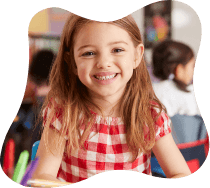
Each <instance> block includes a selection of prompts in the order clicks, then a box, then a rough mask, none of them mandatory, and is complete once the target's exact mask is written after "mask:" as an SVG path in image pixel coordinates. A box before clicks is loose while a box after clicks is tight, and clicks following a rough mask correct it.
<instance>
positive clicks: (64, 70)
mask: <svg viewBox="0 0 210 188" xmlns="http://www.w3.org/2000/svg"><path fill="white" fill-rule="evenodd" d="M89 22H92V21H91V20H89V19H86V18H82V17H80V16H77V15H75V14H70V16H69V18H68V19H67V21H66V23H65V26H64V29H63V33H62V36H61V41H60V42H61V43H60V48H59V52H58V54H57V58H56V60H55V62H54V65H53V67H52V71H51V74H50V79H49V80H50V86H51V90H50V91H49V93H48V96H47V98H46V101H45V104H44V106H43V108H45V107H46V106H47V105H49V104H50V105H51V113H50V115H49V118H48V119H47V121H46V124H45V127H46V128H49V125H50V123H51V121H52V119H53V117H54V116H56V114H57V113H58V109H62V119H61V121H62V129H61V135H66V136H68V138H70V139H69V140H68V145H67V148H66V150H67V154H69V153H70V150H71V151H74V150H75V149H78V148H79V147H81V146H83V145H84V142H85V140H86V139H87V138H88V133H89V131H90V129H91V126H92V125H93V124H94V115H93V114H92V113H91V112H90V109H89V107H90V106H92V107H95V108H97V109H99V110H101V109H100V108H99V107H98V106H97V105H95V104H94V103H93V102H92V101H91V100H90V97H89V95H88V92H87V88H86V87H85V86H84V85H83V84H82V83H81V81H80V80H79V78H78V76H77V75H76V74H75V73H76V72H75V71H76V63H75V60H74V53H73V46H74V42H75V41H74V40H75V34H76V33H77V32H78V31H79V30H80V29H81V28H82V26H84V24H87V23H89ZM108 23H110V24H114V25H116V26H118V27H120V28H123V29H124V30H126V31H127V32H128V34H129V35H130V37H131V39H132V41H133V43H134V46H135V47H136V46H137V45H138V44H141V43H142V39H141V34H140V30H139V28H138V26H137V24H136V22H135V21H134V19H133V17H132V16H131V15H128V16H126V17H124V18H122V19H119V20H116V21H112V22H108ZM55 99H56V103H57V104H59V106H60V107H59V108H57V107H56V106H55V105H54V104H55V103H54V102H53V100H55ZM119 104H120V108H119V109H121V110H120V115H121V117H122V120H123V122H124V124H125V129H126V133H127V134H126V139H127V144H128V147H129V149H130V151H131V152H132V154H133V160H134V159H136V157H137V156H138V154H139V153H141V152H149V151H150V150H151V148H152V147H153V145H154V142H155V129H154V122H155V119H156V118H157V117H154V116H153V114H152V113H151V108H152V107H153V106H155V107H156V108H159V111H160V112H161V111H162V110H163V108H164V107H163V106H162V104H161V103H160V101H159V100H158V99H157V97H156V96H155V94H154V91H153V89H152V84H151V80H150V76H149V73H148V71H147V67H146V64H145V61H144V59H142V61H141V63H140V65H139V66H138V67H137V68H136V69H134V71H133V75H132V77H131V79H130V80H129V82H128V83H127V86H126V88H125V91H124V94H123V96H122V98H121V101H120V102H119ZM81 112H82V114H83V115H84V118H83V119H82V122H83V123H85V125H86V127H85V130H84V132H83V134H82V135H80V126H81ZM147 130H149V132H148V134H147V136H145V131H147Z"/></svg>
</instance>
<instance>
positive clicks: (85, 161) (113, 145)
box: [43, 106, 171, 183]
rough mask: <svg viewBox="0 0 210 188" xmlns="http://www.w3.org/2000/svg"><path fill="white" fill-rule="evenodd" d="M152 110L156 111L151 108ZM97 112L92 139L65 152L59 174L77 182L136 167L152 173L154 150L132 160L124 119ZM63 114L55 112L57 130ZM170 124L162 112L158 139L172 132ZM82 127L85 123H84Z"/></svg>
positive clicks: (54, 121)
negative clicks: (74, 149) (82, 145)
mask: <svg viewBox="0 0 210 188" xmlns="http://www.w3.org/2000/svg"><path fill="white" fill-rule="evenodd" d="M49 112H50V108H49V106H48V107H47V108H46V109H45V110H44V113H43V115H44V116H43V117H44V124H45V122H46V118H47V116H48V114H49ZM60 112H61V111H60ZM93 113H94V112H93ZM152 113H157V111H156V110H155V109H152ZM94 114H95V113H94ZM95 115H96V122H95V124H94V126H93V127H92V130H91V133H90V136H89V139H88V140H87V141H86V142H85V149H82V148H81V149H78V151H77V152H75V153H74V154H71V156H70V157H67V153H66V152H64V155H63V159H62V162H61V165H60V168H59V171H58V174H57V177H58V178H59V179H60V180H64V181H67V182H71V183H76V182H78V181H81V180H84V179H87V178H89V177H91V176H93V175H95V174H98V173H100V172H104V171H107V170H134V171H138V172H142V173H145V174H149V175H151V166H150V158H151V153H150V154H144V153H142V154H140V155H139V156H138V157H137V159H136V160H135V161H134V162H129V161H130V160H131V153H130V152H129V150H128V146H127V144H126V132H125V129H124V124H123V122H122V120H121V118H116V117H107V118H102V117H101V116H99V115H98V114H95ZM60 117H61V114H57V115H56V118H54V120H53V122H52V124H51V126H50V127H51V128H56V129H57V130H58V131H59V130H60V129H61V126H62V124H61V122H60V119H61V118H60ZM170 123H171V120H170V119H169V117H168V116H167V115H166V114H165V113H164V112H162V114H161V116H160V117H159V119H158V120H157V121H156V123H155V130H156V138H155V140H156V141H157V140H158V139H159V138H161V137H163V136H164V135H166V134H168V133H170V132H171V128H170ZM82 130H84V126H81V131H82ZM66 139H68V138H66Z"/></svg>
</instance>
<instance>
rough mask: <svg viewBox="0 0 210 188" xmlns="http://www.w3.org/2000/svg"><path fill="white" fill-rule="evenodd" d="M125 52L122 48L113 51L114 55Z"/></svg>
mask: <svg viewBox="0 0 210 188" xmlns="http://www.w3.org/2000/svg"><path fill="white" fill-rule="evenodd" d="M122 51H124V50H123V49H122V48H116V49H114V50H113V52H114V53H119V52H122Z"/></svg>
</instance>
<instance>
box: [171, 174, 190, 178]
mask: <svg viewBox="0 0 210 188" xmlns="http://www.w3.org/2000/svg"><path fill="white" fill-rule="evenodd" d="M189 175H190V174H177V175H174V176H172V177H170V178H182V177H185V176H189Z"/></svg>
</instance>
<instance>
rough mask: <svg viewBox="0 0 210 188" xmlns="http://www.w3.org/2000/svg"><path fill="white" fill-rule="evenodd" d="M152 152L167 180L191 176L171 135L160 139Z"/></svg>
mask: <svg viewBox="0 0 210 188" xmlns="http://www.w3.org/2000/svg"><path fill="white" fill-rule="evenodd" d="M152 150H153V153H154V154H155V156H156V158H157V160H158V162H159V164H160V166H161V168H162V169H163V171H164V173H165V175H166V177H167V178H179V177H184V176H188V175H190V174H191V172H190V169H189V167H188V165H187V163H186V161H185V159H184V157H183V156H182V154H181V152H180V151H179V149H178V147H177V145H176V143H175V142H174V140H173V137H172V135H171V133H169V134H167V135H165V136H164V137H162V138H160V139H159V140H158V141H157V142H156V143H155V146H154V147H153V149H152Z"/></svg>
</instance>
